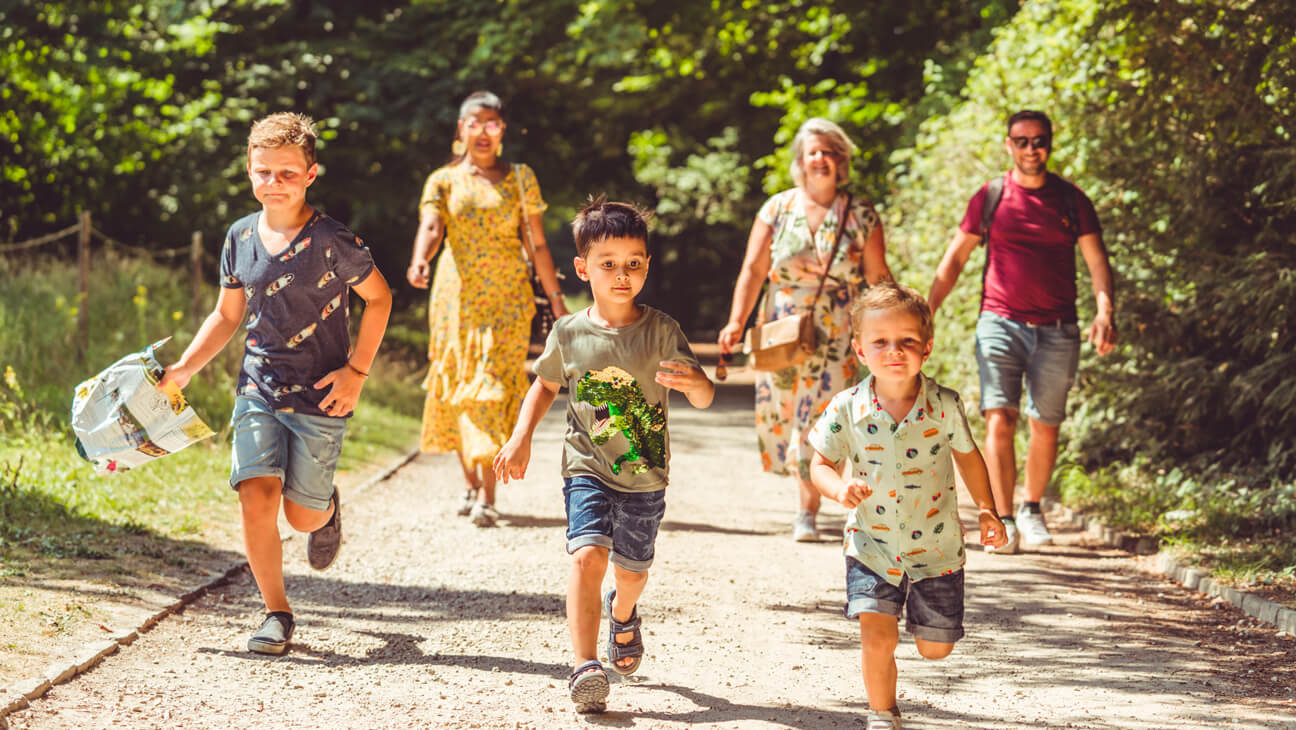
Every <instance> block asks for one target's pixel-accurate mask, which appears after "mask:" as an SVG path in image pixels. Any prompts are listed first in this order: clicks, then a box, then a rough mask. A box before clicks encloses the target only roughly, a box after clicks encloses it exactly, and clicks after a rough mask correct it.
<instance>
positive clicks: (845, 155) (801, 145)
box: [788, 117, 856, 187]
mask: <svg viewBox="0 0 1296 730" xmlns="http://www.w3.org/2000/svg"><path fill="white" fill-rule="evenodd" d="M812 135H813V136H816V137H822V138H823V140H824V141H825V142H827V143H828V148H829V149H831V150H832V151H833V154H835V155H837V158H838V159H839V160H841V164H839V165H837V186H838V187H841V186H842V185H843V184H845V183H846V182H847V181H848V180H850V158H851V154H852V153H854V152H855V149H856V148H855V143H854V142H851V140H850V137H847V136H846V132H845V131H843V130H842V128H841V127H839V126H837V123H836V122H834V121H832V120H829V119H824V118H823V117H811V118H810V119H807V120H805V122H803V123H802V124H801V128H800V129H798V130H797V133H796V136H795V137H793V138H792V163H791V164H790V165H789V166H788V170H789V171H790V172H791V173H792V180H793V181H794V182H796V184H797V187H801V186H802V185H804V184H805V170H803V169H801V153H802V152H803V151H804V150H805V146H806V143H807V142H809V141H810V137H811V136H812Z"/></svg>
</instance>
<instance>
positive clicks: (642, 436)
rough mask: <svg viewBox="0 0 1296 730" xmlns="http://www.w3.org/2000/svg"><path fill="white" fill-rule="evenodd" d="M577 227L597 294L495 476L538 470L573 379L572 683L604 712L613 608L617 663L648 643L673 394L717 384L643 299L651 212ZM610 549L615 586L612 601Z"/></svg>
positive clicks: (592, 208)
mask: <svg viewBox="0 0 1296 730" xmlns="http://www.w3.org/2000/svg"><path fill="white" fill-rule="evenodd" d="M572 233H573V234H574V236H575V239H576V251H577V256H576V259H575V265H576V274H577V276H579V277H580V278H581V279H583V280H585V281H588V282H589V283H590V290H591V292H592V293H593V295H594V304H593V305H592V306H590V307H589V308H588V309H585V310H583V311H580V312H576V313H575V314H570V315H567V316H565V317H563V318H561V319H559V320H558V322H557V323H556V324H555V325H554V328H553V331H552V332H550V333H549V339H548V341H547V342H546V343H545V350H544V353H542V354H541V355H540V358H539V359H538V360H536V363H535V372H536V379H535V382H534V383H533V384H532V385H531V389H530V390H529V391H528V392H527V395H526V399H525V400H524V401H523V403H522V411H521V414H520V415H519V417H518V424H517V427H516V428H515V429H514V431H513V435H512V437H511V438H509V440H508V443H506V444H504V448H503V449H501V450H500V452H499V454H498V455H496V457H495V474H496V476H497V477H498V478H499V479H500V480H501V481H503V482H507V481H508V480H509V479H510V478H513V479H521V478H522V477H524V476H525V475H526V468H527V463H528V462H529V461H530V458H531V436H532V434H534V433H535V427H536V425H537V424H538V423H539V422H540V419H541V418H542V417H543V416H544V414H545V412H547V411H548V410H549V406H550V405H552V404H553V401H554V398H555V397H556V395H557V393H558V388H559V387H560V386H562V385H565V386H567V392H568V398H567V434H566V438H565V439H564V445H563V467H562V470H563V482H564V486H563V496H564V498H565V501H566V509H567V552H568V553H570V554H571V555H572V572H571V578H570V580H569V582H568V585H567V624H568V628H569V630H570V631H571V637H572V649H573V650H574V652H575V654H576V668H575V670H574V671H573V672H572V673H571V676H570V677H569V679H568V689H569V690H570V691H571V698H572V701H573V702H575V703H576V709H577V711H578V712H602V711H603V710H605V709H606V707H607V705H606V702H605V701H606V699H607V695H608V690H609V685H608V678H607V674H606V672H605V671H604V669H603V665H602V664H601V663H600V662H599V661H598V659H597V650H596V646H597V644H598V634H599V626H598V624H599V617H600V614H601V611H602V609H603V608H606V609H607V611H608V647H607V648H608V660H609V661H610V662H611V665H612V669H613V670H614V671H616V672H618V673H619V674H630V673H632V672H634V671H635V670H636V669H638V667H639V662H640V660H641V659H642V657H643V653H644V649H643V638H642V634H641V632H640V628H639V623H640V622H639V612H638V611H637V610H636V604H637V603H638V600H639V595H640V594H641V593H642V592H643V588H644V585H645V584H646V583H647V581H648V572H647V571H648V567H649V566H650V565H651V564H652V559H653V554H654V542H655V540H656V537H657V527H658V525H660V524H661V520H662V516H663V515H664V514H665V509H666V502H665V491H664V490H665V489H666V483H667V479H668V463H669V460H670V438H669V432H668V431H667V428H666V409H667V403H668V395H669V393H670V391H671V390H672V389H674V390H678V391H680V392H681V393H683V394H684V395H685V396H686V397H687V398H688V400H689V402H690V403H692V404H693V405H694V406H695V407H697V408H706V407H707V406H709V405H711V399H712V398H713V397H714V396H715V385H714V384H712V382H711V381H710V380H709V379H708V378H707V376H706V374H705V373H703V372H702V369H701V368H700V367H699V366H698V362H697V358H695V357H694V356H693V352H692V351H691V350H690V349H689V346H688V342H687V340H686V339H685V338H684V333H683V332H682V331H680V328H679V325H678V324H677V323H676V322H675V320H673V319H671V318H670V317H668V316H667V315H665V314H663V313H662V312H659V311H657V310H655V309H652V308H651V307H646V306H641V305H638V304H635V301H634V300H635V296H636V295H637V294H638V293H639V292H640V291H641V290H642V289H643V286H644V281H645V280H646V279H647V276H648V261H649V256H648V248H647V238H648V224H647V221H646V220H645V219H644V216H643V214H642V213H641V212H640V211H639V210H638V209H637V208H635V207H634V206H631V205H626V204H624V203H608V202H604V201H603V200H602V199H599V200H596V201H594V202H593V203H591V204H590V205H589V206H588V207H586V208H585V210H583V211H581V212H580V214H579V215H577V216H576V218H575V220H573V221H572ZM609 555H610V557H611V562H612V564H613V566H614V567H613V578H614V582H615V588H614V589H613V590H611V591H609V592H608V593H607V594H606V595H605V596H604V597H603V600H602V603H601V604H600V600H599V591H600V588H601V587H602V584H603V577H604V575H605V574H606V572H607V564H608V560H609Z"/></svg>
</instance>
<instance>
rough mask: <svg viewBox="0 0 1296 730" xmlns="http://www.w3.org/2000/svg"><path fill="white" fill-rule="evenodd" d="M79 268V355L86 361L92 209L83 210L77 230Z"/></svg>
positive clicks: (80, 358)
mask: <svg viewBox="0 0 1296 730" xmlns="http://www.w3.org/2000/svg"><path fill="white" fill-rule="evenodd" d="M77 269H78V270H79V272H80V289H79V291H78V293H77V345H78V348H79V352H78V353H77V357H78V358H79V360H80V362H82V363H84V362H85V361H86V355H87V354H88V352H89V350H90V211H88V210H83V211H81V230H79V231H77Z"/></svg>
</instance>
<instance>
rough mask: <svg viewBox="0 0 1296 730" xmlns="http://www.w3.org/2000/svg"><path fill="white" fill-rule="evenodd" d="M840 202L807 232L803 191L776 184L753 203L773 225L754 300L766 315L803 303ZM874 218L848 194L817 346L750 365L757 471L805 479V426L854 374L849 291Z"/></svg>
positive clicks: (821, 304)
mask: <svg viewBox="0 0 1296 730" xmlns="http://www.w3.org/2000/svg"><path fill="white" fill-rule="evenodd" d="M845 206H846V194H845V193H838V195H837V198H836V199H835V200H834V201H833V203H832V205H831V206H830V207H829V209H828V213H827V215H825V216H824V220H823V223H821V224H819V228H818V230H817V231H815V234H814V235H811V234H810V226H809V224H808V223H807V222H806V216H805V194H804V193H803V192H802V191H801V189H800V188H792V189H791V190H784V191H783V192H781V193H778V194H776V195H775V196H774V197H772V198H770V199H769V200H768V201H766V202H765V205H763V206H761V210H760V213H759V214H757V217H758V219H759V220H761V221H763V222H764V223H766V224H768V225H769V226H771V227H772V228H773V229H774V232H773V236H774V240H773V242H772V243H771V245H770V273H769V288H768V290H767V291H766V293H765V297H764V298H763V299H762V301H761V303H760V306H761V307H764V308H765V309H764V312H765V319H766V320H767V321H768V320H774V319H778V318H779V317H784V316H787V315H789V314H794V313H796V312H805V311H808V310H809V309H810V305H811V302H812V301H813V300H814V295H815V290H816V289H817V288H818V287H819V273H818V272H816V271H813V270H811V269H810V267H813V266H819V265H821V264H822V263H824V262H826V261H827V259H828V256H829V255H830V254H831V253H832V249H833V240H834V238H835V237H836V235H837V227H838V226H837V223H838V221H840V220H841V215H842V209H843V208H845ZM877 225H878V216H877V212H876V211H874V210H873V206H872V205H871V204H869V203H868V201H866V200H861V199H859V198H852V202H851V210H850V218H848V219H847V221H846V231H845V234H844V235H845V236H846V240H844V241H842V245H841V246H839V247H838V251H837V256H836V258H834V259H833V261H832V262H831V265H830V266H829V268H828V281H827V282H826V283H825V284H824V290H823V294H822V295H820V297H819V301H818V304H817V305H816V306H815V314H814V321H815V333H816V335H817V341H818V347H817V348H816V349H815V353H814V354H813V355H811V356H810V358H809V359H808V360H806V361H805V362H803V363H801V364H800V365H798V366H796V367H792V368H787V369H784V370H776V371H774V372H758V373H756V437H757V441H758V444H759V447H760V452H761V465H762V466H763V467H764V469H765V471H768V472H773V473H775V474H780V475H785V476H786V475H788V474H795V475H798V476H800V478H801V479H804V480H806V481H809V480H810V458H811V457H812V456H813V455H814V448H813V447H812V446H810V445H809V444H808V443H807V442H806V437H807V436H808V435H809V433H810V428H811V427H812V426H813V425H814V423H815V421H816V420H818V418H819V416H820V415H821V414H822V413H823V412H824V409H825V408H827V407H828V402H829V401H831V400H832V397H833V396H834V395H836V394H837V393H839V392H841V391H842V390H845V389H846V388H847V387H849V386H852V385H854V384H855V383H856V382H858V381H859V378H860V374H859V367H860V365H859V360H858V359H857V358H856V357H855V354H854V353H853V352H852V350H851V344H850V335H851V326H850V304H851V292H852V291H858V290H859V289H861V288H862V283H863V280H864V277H863V275H862V272H863V263H862V262H863V256H864V242H865V241H867V240H868V237H869V235H870V234H872V233H873V229H874V228H875V227H877Z"/></svg>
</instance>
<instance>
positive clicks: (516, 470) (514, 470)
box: [494, 438, 531, 484]
mask: <svg viewBox="0 0 1296 730" xmlns="http://www.w3.org/2000/svg"><path fill="white" fill-rule="evenodd" d="M530 462H531V444H530V442H526V441H521V440H519V439H516V438H511V439H509V440H508V442H507V443H505V444H504V448H502V449H500V451H499V453H498V454H496V455H495V463H494V469H495V478H496V479H498V480H499V481H500V482H501V483H504V484H508V482H509V479H525V478H526V470H527V464H529V463H530Z"/></svg>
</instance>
